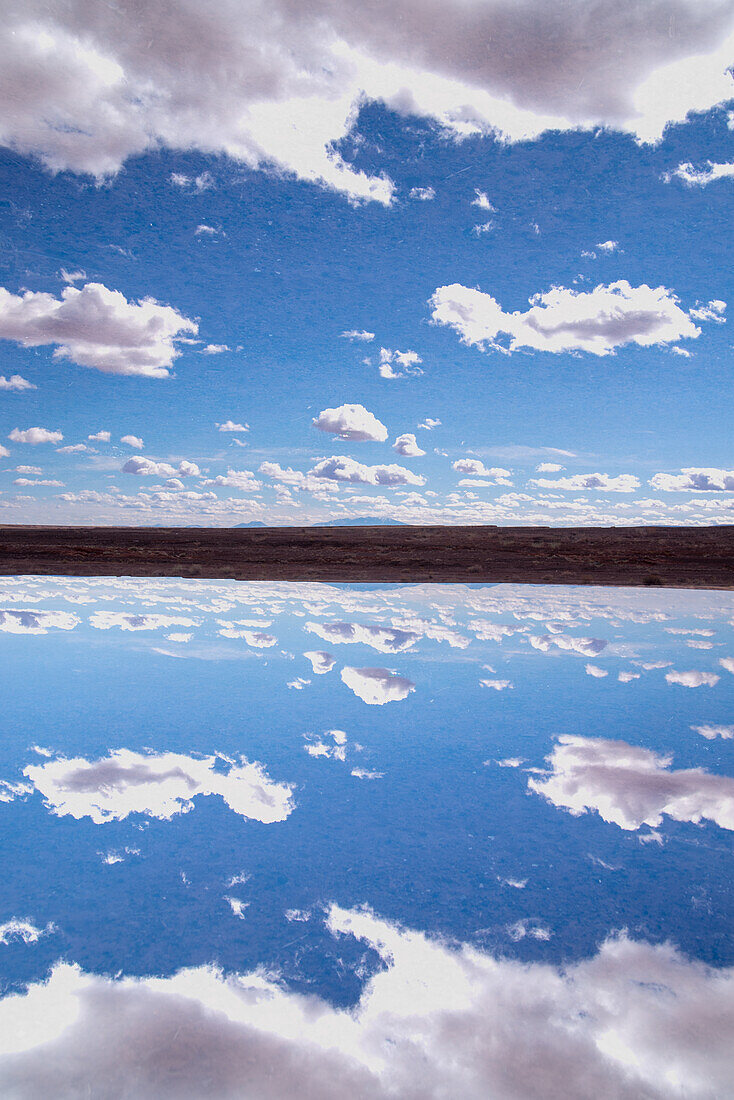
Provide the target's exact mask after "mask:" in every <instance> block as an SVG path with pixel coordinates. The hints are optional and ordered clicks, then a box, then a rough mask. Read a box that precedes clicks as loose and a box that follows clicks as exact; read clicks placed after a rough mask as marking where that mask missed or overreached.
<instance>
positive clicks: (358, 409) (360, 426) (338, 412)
mask: <svg viewBox="0 0 734 1100" xmlns="http://www.w3.org/2000/svg"><path fill="white" fill-rule="evenodd" d="M313 423H314V426H315V427H317V428H318V429H319V431H320V432H328V433H329V434H330V435H335V436H338V438H339V439H346V440H349V441H350V442H352V443H357V442H365V441H368V440H370V441H374V442H376V443H384V442H385V440H386V439H387V428H386V427H385V425H384V424H382V423H381V422H380V421H379V420H378V419H377V417H376V416H374V414H373V413H371V412H369V411H368V410H367V409H366V408H365V407H364V405H339V406H338V407H337V408H335V409H322V411H321V412H320V413H319V415H318V416H317V417H314V420H313Z"/></svg>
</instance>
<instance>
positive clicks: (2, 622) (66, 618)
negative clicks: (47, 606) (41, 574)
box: [0, 608, 81, 634]
mask: <svg viewBox="0 0 734 1100" xmlns="http://www.w3.org/2000/svg"><path fill="white" fill-rule="evenodd" d="M80 622H81V619H79V618H78V617H77V616H76V615H74V614H72V613H71V612H70V611H30V610H26V609H24V610H23V611H14V610H12V609H11V610H9V609H7V608H6V609H5V610H2V611H0V630H2V631H3V633H5V634H48V632H49V630H73V629H74V628H75V627H77V626H78V625H79V623H80Z"/></svg>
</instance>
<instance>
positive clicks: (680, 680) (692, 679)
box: [665, 669, 719, 688]
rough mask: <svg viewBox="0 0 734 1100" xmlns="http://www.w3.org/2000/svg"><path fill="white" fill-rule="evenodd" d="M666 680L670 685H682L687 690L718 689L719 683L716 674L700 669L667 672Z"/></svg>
mask: <svg viewBox="0 0 734 1100" xmlns="http://www.w3.org/2000/svg"><path fill="white" fill-rule="evenodd" d="M665 679H666V680H667V681H668V683H669V684H680V685H681V687H687V688H697V687H716V685H717V684H718V682H719V677H718V676H717V675H716V673H715V672H701V671H700V670H699V669H692V670H691V671H690V672H676V671H673V672H666V673H665Z"/></svg>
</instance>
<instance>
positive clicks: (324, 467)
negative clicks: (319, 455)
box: [310, 455, 426, 488]
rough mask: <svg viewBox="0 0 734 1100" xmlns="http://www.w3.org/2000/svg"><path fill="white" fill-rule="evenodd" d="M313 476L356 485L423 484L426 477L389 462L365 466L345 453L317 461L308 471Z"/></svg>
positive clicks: (388, 486)
mask: <svg viewBox="0 0 734 1100" xmlns="http://www.w3.org/2000/svg"><path fill="white" fill-rule="evenodd" d="M310 473H311V476H312V477H315V478H324V479H325V480H328V481H342V482H351V483H352V484H356V485H384V486H385V487H387V488H390V487H391V486H394V485H425V483H426V479H425V478H424V477H421V476H420V475H419V474H414V473H413V471H412V470H408V469H406V468H405V466H397V465H396V464H395V463H389V464H387V465H381V466H365V465H364V464H363V463H362V462H357V461H356V460H355V459H353V458H349V457H348V456H347V455H332V457H331V458H325V459H324V460H323V461H322V462H319V463H317V465H316V466H314V468H313V469H312V470H311V471H310Z"/></svg>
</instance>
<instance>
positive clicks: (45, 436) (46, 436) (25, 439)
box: [8, 428, 64, 447]
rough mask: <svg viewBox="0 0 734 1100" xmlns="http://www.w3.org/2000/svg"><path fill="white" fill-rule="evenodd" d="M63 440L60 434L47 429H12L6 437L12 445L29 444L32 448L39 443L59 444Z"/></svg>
mask: <svg viewBox="0 0 734 1100" xmlns="http://www.w3.org/2000/svg"><path fill="white" fill-rule="evenodd" d="M63 438H64V437H63V435H62V433H61V432H56V431H51V430H50V429H49V428H23V429H21V428H13V430H12V431H11V432H10V435H9V436H8V439H9V440H10V441H11V442H12V443H30V444H31V445H32V446H33V447H35V446H37V445H38V444H39V443H60V442H61V440H62V439H63Z"/></svg>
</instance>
